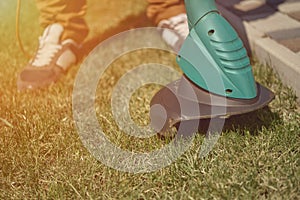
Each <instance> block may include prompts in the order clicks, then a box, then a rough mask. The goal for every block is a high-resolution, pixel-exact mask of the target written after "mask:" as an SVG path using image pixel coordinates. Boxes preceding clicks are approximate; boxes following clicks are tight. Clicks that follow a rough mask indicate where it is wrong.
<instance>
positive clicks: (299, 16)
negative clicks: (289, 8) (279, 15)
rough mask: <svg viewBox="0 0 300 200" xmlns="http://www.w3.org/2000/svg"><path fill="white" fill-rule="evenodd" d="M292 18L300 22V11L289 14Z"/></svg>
mask: <svg viewBox="0 0 300 200" xmlns="http://www.w3.org/2000/svg"><path fill="white" fill-rule="evenodd" d="M288 15H289V16H290V17H291V18H294V19H295V20H297V21H300V11H297V12H292V13H289V14H288Z"/></svg>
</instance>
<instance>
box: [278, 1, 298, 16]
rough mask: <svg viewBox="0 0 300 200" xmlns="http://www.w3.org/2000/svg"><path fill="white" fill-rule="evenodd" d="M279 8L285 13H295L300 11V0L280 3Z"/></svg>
mask: <svg viewBox="0 0 300 200" xmlns="http://www.w3.org/2000/svg"><path fill="white" fill-rule="evenodd" d="M278 10H279V11H280V12H283V13H294V12H298V11H300V1H297V2H291V1H288V2H285V3H283V4H280V5H278Z"/></svg>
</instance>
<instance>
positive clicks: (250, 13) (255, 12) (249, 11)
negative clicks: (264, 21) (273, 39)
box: [229, 0, 276, 21]
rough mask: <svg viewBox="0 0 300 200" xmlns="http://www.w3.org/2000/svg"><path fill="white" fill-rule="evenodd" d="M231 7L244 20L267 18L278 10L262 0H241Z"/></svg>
mask: <svg viewBox="0 0 300 200" xmlns="http://www.w3.org/2000/svg"><path fill="white" fill-rule="evenodd" d="M229 9H230V10H231V11H232V12H233V13H235V14H236V15H238V16H240V17H241V18H242V19H243V20H247V21H250V20H256V19H260V18H265V17H268V16H270V15H272V14H273V13H275V12H276V10H275V9H274V8H272V7H270V6H269V5H267V4H266V3H265V2H264V1H260V0H251V1H250V0H247V1H241V2H240V3H238V4H235V5H233V6H231V7H229Z"/></svg>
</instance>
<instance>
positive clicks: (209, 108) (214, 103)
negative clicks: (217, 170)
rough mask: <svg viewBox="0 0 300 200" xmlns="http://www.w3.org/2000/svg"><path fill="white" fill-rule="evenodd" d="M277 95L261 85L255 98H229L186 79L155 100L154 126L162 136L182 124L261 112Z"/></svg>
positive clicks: (166, 88) (158, 94) (157, 95)
mask: <svg viewBox="0 0 300 200" xmlns="http://www.w3.org/2000/svg"><path fill="white" fill-rule="evenodd" d="M273 99H274V94H273V93H272V92H271V91H270V90H268V89H267V88H265V87H263V86H262V85H260V84H259V83H257V96H256V97H255V98H253V99H237V98H228V97H223V96H220V95H216V94H212V93H210V92H208V91H206V90H203V89H202V88H200V87H198V86H197V85H195V84H194V83H193V82H191V81H190V80H189V79H188V78H187V77H185V76H183V77H182V78H181V79H179V80H176V81H174V82H172V83H170V84H168V85H167V86H166V87H164V88H162V89H161V90H160V91H159V92H158V93H156V95H155V96H154V97H153V99H152V101H151V109H150V118H151V126H152V127H153V128H154V129H155V130H156V131H157V132H158V133H160V134H161V135H164V133H165V132H167V131H168V129H171V128H172V127H174V126H176V125H178V124H179V123H183V122H184V123H187V122H188V121H195V120H199V121H200V120H203V119H209V118H229V117H230V116H233V115H240V114H245V113H249V112H252V111H255V110H258V109H261V108H263V107H265V106H266V105H268V103H270V102H271V101H272V100H273Z"/></svg>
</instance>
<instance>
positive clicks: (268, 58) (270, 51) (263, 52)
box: [254, 38, 300, 102]
mask: <svg viewBox="0 0 300 200" xmlns="http://www.w3.org/2000/svg"><path fill="white" fill-rule="evenodd" d="M254 52H255V55H256V57H257V58H258V59H259V61H260V62H262V63H263V64H267V65H269V66H271V67H273V68H274V69H275V71H276V72H277V73H278V74H279V76H280V78H281V80H282V81H283V82H284V83H285V84H287V85H289V86H291V87H292V88H293V89H294V90H295V92H296V95H297V96H298V97H300V83H299V77H300V56H299V54H296V53H294V52H292V51H290V50H289V49H287V48H285V47H284V46H282V45H280V44H278V43H277V42H276V41H274V40H272V39H270V38H262V39H259V40H256V41H255V45H254ZM298 102H300V99H299V98H298Z"/></svg>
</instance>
